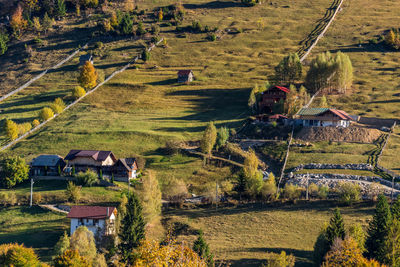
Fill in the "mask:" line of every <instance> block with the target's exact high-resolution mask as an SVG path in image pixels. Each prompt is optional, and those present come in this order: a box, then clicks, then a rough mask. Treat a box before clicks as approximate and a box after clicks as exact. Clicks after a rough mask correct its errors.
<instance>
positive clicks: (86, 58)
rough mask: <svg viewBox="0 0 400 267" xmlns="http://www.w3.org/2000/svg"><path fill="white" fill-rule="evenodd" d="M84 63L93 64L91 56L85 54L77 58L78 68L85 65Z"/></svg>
mask: <svg viewBox="0 0 400 267" xmlns="http://www.w3.org/2000/svg"><path fill="white" fill-rule="evenodd" d="M86 61H89V62H90V63H92V64H93V56H92V55H91V54H85V55H82V56H80V57H79V66H83V65H85V63H86Z"/></svg>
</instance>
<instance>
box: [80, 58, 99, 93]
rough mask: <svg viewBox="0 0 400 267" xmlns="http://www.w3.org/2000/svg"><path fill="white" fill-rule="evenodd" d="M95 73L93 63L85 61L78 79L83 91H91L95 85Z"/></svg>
mask: <svg viewBox="0 0 400 267" xmlns="http://www.w3.org/2000/svg"><path fill="white" fill-rule="evenodd" d="M97 76H98V75H97V71H96V69H95V68H94V66H93V63H92V62H90V61H86V62H85V65H83V67H82V69H81V73H80V75H79V77H78V82H79V84H80V85H81V86H82V87H83V88H85V89H91V88H93V87H95V86H96V85H97Z"/></svg>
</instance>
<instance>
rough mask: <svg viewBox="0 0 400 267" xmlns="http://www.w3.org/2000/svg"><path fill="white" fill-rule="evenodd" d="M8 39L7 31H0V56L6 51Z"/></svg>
mask: <svg viewBox="0 0 400 267" xmlns="http://www.w3.org/2000/svg"><path fill="white" fill-rule="evenodd" d="M8 41H9V38H8V35H7V33H5V32H1V31H0V56H1V55H3V54H4V53H5V52H6V51H7V49H8V46H7V43H8Z"/></svg>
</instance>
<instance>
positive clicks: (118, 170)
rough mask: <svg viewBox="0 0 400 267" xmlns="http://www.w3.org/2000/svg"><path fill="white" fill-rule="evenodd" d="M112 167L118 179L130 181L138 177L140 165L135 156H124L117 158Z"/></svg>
mask: <svg viewBox="0 0 400 267" xmlns="http://www.w3.org/2000/svg"><path fill="white" fill-rule="evenodd" d="M111 169H112V174H113V175H114V178H115V179H116V180H122V181H128V180H130V179H133V178H136V176H137V173H136V172H137V169H138V165H137V162H136V159H135V158H123V159H119V160H117V162H116V163H115V164H114V166H112V168H111Z"/></svg>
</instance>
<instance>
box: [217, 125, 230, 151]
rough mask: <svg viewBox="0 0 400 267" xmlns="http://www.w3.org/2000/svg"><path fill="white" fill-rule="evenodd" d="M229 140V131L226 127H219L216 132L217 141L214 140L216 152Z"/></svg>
mask: <svg viewBox="0 0 400 267" xmlns="http://www.w3.org/2000/svg"><path fill="white" fill-rule="evenodd" d="M228 139H229V130H228V128H226V127H221V128H219V129H218V131H217V140H216V145H217V150H218V149H219V148H220V147H222V146H224V145H225V144H226V142H228Z"/></svg>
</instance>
